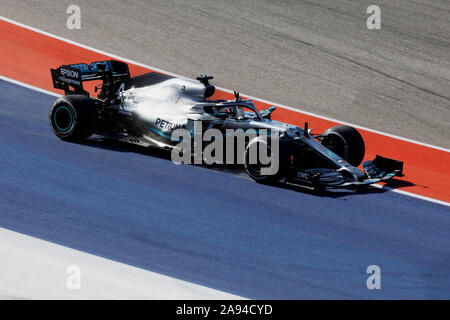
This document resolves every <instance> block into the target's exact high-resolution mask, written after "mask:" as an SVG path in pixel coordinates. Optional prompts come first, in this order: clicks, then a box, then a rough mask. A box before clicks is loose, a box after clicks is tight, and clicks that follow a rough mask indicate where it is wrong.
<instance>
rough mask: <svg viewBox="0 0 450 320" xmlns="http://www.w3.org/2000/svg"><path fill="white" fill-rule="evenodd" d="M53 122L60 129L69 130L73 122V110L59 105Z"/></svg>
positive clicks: (61, 130) (62, 130)
mask: <svg viewBox="0 0 450 320" xmlns="http://www.w3.org/2000/svg"><path fill="white" fill-rule="evenodd" d="M53 123H54V124H55V127H56V129H58V131H60V132H65V131H68V130H69V129H70V127H72V123H73V114H72V111H71V110H70V109H69V108H68V107H66V106H59V107H58V108H57V109H56V110H55V112H54V113H53Z"/></svg>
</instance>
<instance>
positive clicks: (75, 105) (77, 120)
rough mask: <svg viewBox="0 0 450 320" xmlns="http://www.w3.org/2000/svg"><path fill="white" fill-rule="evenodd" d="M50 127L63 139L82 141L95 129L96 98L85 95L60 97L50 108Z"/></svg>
mask: <svg viewBox="0 0 450 320" xmlns="http://www.w3.org/2000/svg"><path fill="white" fill-rule="evenodd" d="M49 120H50V127H51V129H52V131H53V133H54V134H55V135H56V136H57V137H59V138H60V139H63V140H69V141H81V140H84V139H86V138H88V137H89V136H91V135H92V134H93V133H94V131H95V124H96V120H97V109H96V105H95V102H94V100H92V99H90V98H88V97H86V96H83V95H70V96H65V97H62V98H59V99H58V100H56V101H55V103H54V104H53V106H52V107H51V109H50V114H49Z"/></svg>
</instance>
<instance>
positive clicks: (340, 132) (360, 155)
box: [321, 125, 366, 167]
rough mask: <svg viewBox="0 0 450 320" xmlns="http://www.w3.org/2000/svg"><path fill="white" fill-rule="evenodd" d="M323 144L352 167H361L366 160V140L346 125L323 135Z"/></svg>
mask: <svg viewBox="0 0 450 320" xmlns="http://www.w3.org/2000/svg"><path fill="white" fill-rule="evenodd" d="M321 143H322V145H324V146H325V147H327V148H328V149H330V150H331V151H333V152H334V153H336V154H337V155H339V156H340V157H341V158H343V159H345V160H346V161H347V162H348V163H350V164H351V165H352V166H355V167H357V166H359V165H360V164H361V162H362V161H363V159H364V154H365V150H366V149H365V145H364V140H363V138H362V136H361V134H360V133H359V132H358V130H356V129H355V128H353V127H350V126H346V125H341V126H335V127H331V128H329V129H327V130H326V131H325V132H324V133H323V134H322V140H321Z"/></svg>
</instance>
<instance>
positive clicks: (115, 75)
mask: <svg viewBox="0 0 450 320" xmlns="http://www.w3.org/2000/svg"><path fill="white" fill-rule="evenodd" d="M50 72H51V74H52V81H53V86H54V87H55V88H56V89H62V90H64V92H65V94H66V95H69V94H83V95H86V96H89V93H88V92H87V91H85V90H84V89H83V82H84V81H92V80H103V85H102V86H107V87H108V91H109V92H114V89H115V84H117V83H121V82H122V81H123V80H126V79H129V78H130V71H129V68H128V65H127V64H126V63H124V62H121V61H117V60H106V61H96V62H92V63H91V64H89V65H87V64H86V63H76V64H69V65H62V66H60V67H58V68H56V69H50ZM104 98H107V97H104Z"/></svg>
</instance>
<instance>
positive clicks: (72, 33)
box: [0, 0, 450, 148]
mask: <svg viewBox="0 0 450 320" xmlns="http://www.w3.org/2000/svg"><path fill="white" fill-rule="evenodd" d="M70 4H77V5H78V6H80V8H81V30H69V29H67V28H66V20H67V17H68V14H66V9H67V7H68V6H69V5H70ZM371 4H376V5H378V6H379V7H380V9H381V29H379V30H369V29H368V28H367V26H366V21H367V18H368V17H369V16H370V14H368V13H367V7H368V6H369V5H371ZM0 15H2V16H4V17H7V18H10V19H13V20H16V21H19V22H21V23H24V24H27V25H30V26H33V27H36V28H39V29H42V30H45V31H47V32H51V33H54V34H57V35H59V36H62V37H65V38H68V39H71V40H74V41H77V42H81V43H83V44H86V45H89V46H92V47H94V48H97V49H101V50H105V51H107V52H110V53H113V54H116V55H120V56H123V57H126V58H129V59H132V60H136V61H138V62H142V63H146V64H149V65H151V66H154V67H158V68H161V69H164V70H167V71H170V72H173V73H176V74H180V75H183V76H187V77H191V78H193V77H196V76H198V75H200V74H208V75H213V76H214V77H215V79H214V83H215V84H216V85H218V86H221V87H225V88H228V89H231V90H238V91H240V92H242V93H245V94H249V95H252V96H255V97H259V98H262V99H266V100H270V101H274V102H276V103H280V104H284V105H288V106H291V107H294V108H298V109H301V110H305V111H309V112H314V113H317V114H320V115H323V116H328V117H332V118H335V119H338V120H342V121H346V122H351V123H355V124H358V125H361V126H365V127H368V128H372V129H376V130H380V131H384V132H387V133H391V134H395V135H399V136H402V137H406V138H410V139H414V140H418V141H421V142H425V143H429V144H433V145H437V146H441V147H444V148H450V139H449V138H450V1H448V0H433V1H430V0H387V1H384V0H375V1H374V0H368V1H367V0H361V1H355V0H352V1H351V0H323V1H300V0H294V1H292V0H280V1H273V0H272V1H269V0H248V1H236V0H220V1H201V0H188V1H177V0H161V1H144V0H135V1H104V0H96V1H92V0H89V1H87V0H77V1H72V0H70V1H66V0H64V1H56V0H53V1H52V0H39V1H36V0H26V1H25V0H2V4H1V8H0ZM49 67H50V66H49ZM52 67H54V66H52ZM311 125H312V126H314V124H311Z"/></svg>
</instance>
